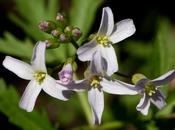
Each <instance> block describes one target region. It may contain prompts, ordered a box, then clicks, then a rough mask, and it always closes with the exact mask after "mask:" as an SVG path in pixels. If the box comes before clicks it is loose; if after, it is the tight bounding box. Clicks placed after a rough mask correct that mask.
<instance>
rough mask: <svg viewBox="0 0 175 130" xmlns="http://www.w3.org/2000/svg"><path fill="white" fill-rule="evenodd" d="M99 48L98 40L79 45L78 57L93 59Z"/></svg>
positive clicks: (83, 59)
mask: <svg viewBox="0 0 175 130" xmlns="http://www.w3.org/2000/svg"><path fill="white" fill-rule="evenodd" d="M96 50H97V43H96V40H95V39H94V40H92V41H90V42H88V43H86V44H84V45H83V46H81V47H79V48H78V50H77V55H78V58H79V59H80V60H81V61H90V60H91V59H92V55H93V54H94V52H95V51H96Z"/></svg>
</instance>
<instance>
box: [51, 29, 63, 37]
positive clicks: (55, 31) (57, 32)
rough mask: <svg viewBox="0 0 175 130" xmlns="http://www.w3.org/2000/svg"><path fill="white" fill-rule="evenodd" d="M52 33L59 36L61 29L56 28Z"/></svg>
mask: <svg viewBox="0 0 175 130" xmlns="http://www.w3.org/2000/svg"><path fill="white" fill-rule="evenodd" d="M51 34H52V36H54V37H59V35H60V34H61V31H59V30H58V29H54V30H52V31H51Z"/></svg>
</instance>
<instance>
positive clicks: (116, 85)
mask: <svg viewBox="0 0 175 130" xmlns="http://www.w3.org/2000/svg"><path fill="white" fill-rule="evenodd" d="M100 84H101V86H102V89H103V91H105V92H107V93H110V94H119V95H136V94H138V92H137V91H136V90H134V85H131V84H127V83H124V82H122V81H117V80H116V81H109V80H107V79H105V78H103V79H102V81H101V82H100Z"/></svg>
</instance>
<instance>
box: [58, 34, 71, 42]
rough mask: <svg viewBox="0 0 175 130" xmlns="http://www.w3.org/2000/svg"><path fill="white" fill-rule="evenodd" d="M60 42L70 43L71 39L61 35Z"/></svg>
mask: <svg viewBox="0 0 175 130" xmlns="http://www.w3.org/2000/svg"><path fill="white" fill-rule="evenodd" d="M59 40H60V41H61V42H69V38H68V37H67V36H66V35H65V34H63V33H62V34H61V35H60V37H59Z"/></svg>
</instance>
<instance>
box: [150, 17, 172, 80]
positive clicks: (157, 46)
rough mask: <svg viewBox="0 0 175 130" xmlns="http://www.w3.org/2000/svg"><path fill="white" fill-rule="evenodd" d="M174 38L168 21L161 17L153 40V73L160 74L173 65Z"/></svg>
mask: <svg viewBox="0 0 175 130" xmlns="http://www.w3.org/2000/svg"><path fill="white" fill-rule="evenodd" d="M174 43H175V38H174V36H173V32H172V26H171V24H170V22H169V21H168V20H167V19H165V18H161V19H159V20H158V31H157V35H156V39H155V42H154V45H153V47H154V49H153V60H152V61H153V63H154V67H153V68H154V71H153V72H155V75H156V77H157V75H161V74H163V73H165V72H167V71H168V70H170V69H172V68H174V67H175V60H174V55H175V51H174V50H175V44H174ZM155 68H156V69H155Z"/></svg>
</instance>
